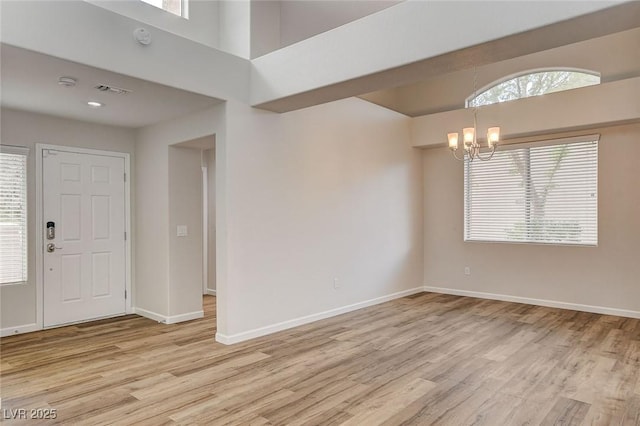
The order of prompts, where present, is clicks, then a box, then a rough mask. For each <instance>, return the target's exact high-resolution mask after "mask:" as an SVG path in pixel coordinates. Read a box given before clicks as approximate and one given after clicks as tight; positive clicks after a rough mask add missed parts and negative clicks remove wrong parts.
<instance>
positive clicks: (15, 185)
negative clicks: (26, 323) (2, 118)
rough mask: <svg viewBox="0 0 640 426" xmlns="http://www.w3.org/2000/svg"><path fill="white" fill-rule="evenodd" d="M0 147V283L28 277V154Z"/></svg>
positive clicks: (15, 149) (21, 149)
mask: <svg viewBox="0 0 640 426" xmlns="http://www.w3.org/2000/svg"><path fill="white" fill-rule="evenodd" d="M1 148H2V149H1V150H0V284H9V283H18V282H24V281H26V280H27V154H28V150H26V149H24V148H13V147H7V146H2V147H1Z"/></svg>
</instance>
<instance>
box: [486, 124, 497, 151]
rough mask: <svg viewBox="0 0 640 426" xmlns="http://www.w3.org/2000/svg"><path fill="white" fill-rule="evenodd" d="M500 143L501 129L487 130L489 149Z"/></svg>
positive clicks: (492, 128)
mask: <svg viewBox="0 0 640 426" xmlns="http://www.w3.org/2000/svg"><path fill="white" fill-rule="evenodd" d="M499 141H500V127H489V130H487V143H488V144H489V147H492V146H493V145H494V144H497V143H498V142H499Z"/></svg>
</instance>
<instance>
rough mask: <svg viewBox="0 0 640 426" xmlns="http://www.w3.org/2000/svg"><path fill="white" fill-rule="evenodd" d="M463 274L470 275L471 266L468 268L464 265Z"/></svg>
mask: <svg viewBox="0 0 640 426" xmlns="http://www.w3.org/2000/svg"><path fill="white" fill-rule="evenodd" d="M464 274H465V275H471V268H469V267H468V266H465V267H464Z"/></svg>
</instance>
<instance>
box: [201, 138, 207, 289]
mask: <svg viewBox="0 0 640 426" xmlns="http://www.w3.org/2000/svg"><path fill="white" fill-rule="evenodd" d="M203 157H204V150H200V168H201V169H202V294H208V293H207V285H208V283H209V188H208V187H209V177H208V176H209V170H208V169H207V166H205V165H203V163H204V159H203Z"/></svg>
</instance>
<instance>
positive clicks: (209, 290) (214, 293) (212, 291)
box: [205, 288, 216, 296]
mask: <svg viewBox="0 0 640 426" xmlns="http://www.w3.org/2000/svg"><path fill="white" fill-rule="evenodd" d="M206 291H207V292H206V293H205V294H208V295H209V296H215V295H216V291H215V290H211V289H210V288H208V289H207V290H206Z"/></svg>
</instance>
